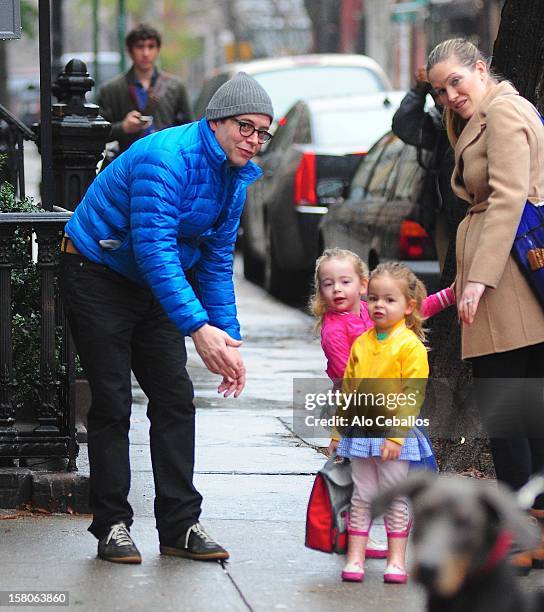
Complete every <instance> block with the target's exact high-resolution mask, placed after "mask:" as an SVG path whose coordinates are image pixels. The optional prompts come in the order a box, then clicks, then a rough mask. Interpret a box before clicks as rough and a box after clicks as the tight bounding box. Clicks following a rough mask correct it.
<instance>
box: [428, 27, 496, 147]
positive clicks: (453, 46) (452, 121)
mask: <svg viewBox="0 0 544 612" xmlns="http://www.w3.org/2000/svg"><path fill="white" fill-rule="evenodd" d="M452 57H455V59H456V60H457V61H458V62H459V63H460V64H461V66H467V67H472V66H474V64H476V62H477V61H478V60H480V61H482V62H484V63H485V65H486V66H487V70H488V74H489V77H490V78H491V80H492V81H497V80H498V76H497V75H496V74H495V73H493V72H492V71H491V70H490V68H489V63H490V62H489V61H488V59H487V58H486V57H485V56H484V55H483V54H482V52H481V51H480V50H479V49H478V47H476V45H473V44H472V43H471V42H470V41H469V40H466V39H465V38H450V39H449V40H445V41H444V42H441V43H440V44H438V45H436V47H435V48H434V49H433V50H432V51H431V52H430V53H429V57H428V58H427V74H429V71H430V70H432V68H434V66H436V64H439V63H440V62H445V61H447V60H449V59H451V58H452ZM444 121H445V124H446V130H447V132H448V138H449V141H450V142H451V144H452V146H455V144H456V143H457V140H458V139H459V135H460V134H461V132H462V131H463V128H464V127H465V125H466V124H467V120H466V119H463V118H462V117H460V116H459V115H458V114H457V113H455V112H454V111H452V110H451V108H447V109H446V110H445V112H444Z"/></svg>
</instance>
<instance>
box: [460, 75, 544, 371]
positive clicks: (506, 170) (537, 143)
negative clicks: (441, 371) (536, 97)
mask: <svg viewBox="0 0 544 612" xmlns="http://www.w3.org/2000/svg"><path fill="white" fill-rule="evenodd" d="M452 187H453V190H454V192H455V194H456V195H457V196H458V197H460V198H462V199H463V200H466V201H467V202H468V203H469V209H468V212H467V216H466V217H465V218H464V219H463V221H462V222H461V223H460V225H459V228H458V231H457V241H456V257H457V277H456V283H455V287H456V293H457V300H460V298H461V294H462V292H463V288H464V286H465V285H466V283H467V282H468V281H472V282H476V283H483V284H484V285H486V289H485V291H484V293H483V295H482V298H481V299H480V303H479V305H478V309H477V311H476V316H475V319H474V322H473V323H472V324H471V325H466V324H464V323H463V324H462V356H463V359H469V358H471V357H479V356H482V355H489V354H491V353H502V352H504V351H510V350H513V349H517V348H521V347H524V346H530V345H533V344H538V343H539V342H544V309H543V308H542V306H541V305H540V303H539V302H538V300H537V299H536V297H535V295H534V293H533V291H532V289H531V287H530V286H529V284H528V283H527V281H526V279H525V277H524V276H523V274H522V272H521V270H520V269H519V267H518V265H517V263H516V262H515V260H514V259H513V258H512V255H511V249H512V245H513V242H514V237H515V235H516V230H517V228H518V225H519V221H520V218H521V214H522V212H523V207H524V205H525V202H526V201H527V200H530V201H531V202H533V203H535V204H536V203H538V202H541V201H543V200H544V127H543V125H542V122H541V120H540V117H539V115H538V114H537V112H536V110H535V108H534V107H533V106H532V104H531V103H530V102H528V101H527V100H525V99H524V98H522V97H521V96H520V95H519V94H518V92H517V91H516V90H515V89H514V87H512V85H511V84H510V83H508V82H506V81H505V82H501V83H499V84H494V85H493V86H492V88H491V90H490V91H489V93H488V94H487V95H486V97H485V98H484V99H483V100H482V102H481V104H480V107H479V108H478V111H477V112H475V113H474V115H473V116H472V117H471V118H470V120H469V121H468V123H467V124H466V126H465V127H464V129H463V131H462V132H461V135H460V137H459V140H458V141H457V144H456V145H455V168H454V171H453V176H452Z"/></svg>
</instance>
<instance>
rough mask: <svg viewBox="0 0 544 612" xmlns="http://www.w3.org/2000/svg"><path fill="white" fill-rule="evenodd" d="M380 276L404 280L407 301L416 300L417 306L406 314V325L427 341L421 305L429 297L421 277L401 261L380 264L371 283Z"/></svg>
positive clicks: (403, 291)
mask: <svg viewBox="0 0 544 612" xmlns="http://www.w3.org/2000/svg"><path fill="white" fill-rule="evenodd" d="M380 276H390V277H391V278H393V279H395V280H399V281H402V282H401V287H402V293H403V295H404V297H405V298H406V300H407V301H411V300H415V303H416V306H415V308H414V311H413V312H412V313H411V314H409V315H407V316H406V327H407V328H408V329H411V330H412V331H413V332H414V333H415V334H416V336H417V337H418V338H419V339H420V340H421V341H422V342H425V330H424V328H423V321H424V318H423V315H422V314H421V305H422V304H423V300H424V299H425V298H426V297H427V290H426V289H425V285H424V284H423V283H422V282H421V281H420V280H419V278H418V277H417V276H416V275H415V274H414V273H413V272H412V270H410V268H409V267H408V266H405V265H404V264H401V263H399V262H398V261H390V262H387V263H382V264H379V265H378V266H377V267H376V268H375V269H374V270H372V273H371V275H370V282H369V291H370V283H372V281H373V280H374V279H376V278H378V277H380Z"/></svg>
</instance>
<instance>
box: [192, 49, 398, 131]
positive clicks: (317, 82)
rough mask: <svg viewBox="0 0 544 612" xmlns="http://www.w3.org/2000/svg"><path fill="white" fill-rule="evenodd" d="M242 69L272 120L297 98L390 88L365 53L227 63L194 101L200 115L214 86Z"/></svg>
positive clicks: (211, 94) (352, 93) (204, 86)
mask: <svg viewBox="0 0 544 612" xmlns="http://www.w3.org/2000/svg"><path fill="white" fill-rule="evenodd" d="M240 71H243V72H246V73H247V74H249V75H251V76H252V77H253V78H255V79H256V80H257V81H258V82H259V83H260V84H261V85H262V86H263V87H264V88H265V90H266V91H267V92H268V94H269V96H270V98H271V99H272V104H273V106H274V113H275V115H276V122H275V125H277V121H279V120H280V119H281V118H282V117H283V116H284V115H285V113H287V111H288V110H289V109H290V108H291V107H292V106H293V104H294V103H295V102H296V101H297V100H300V99H301V98H313V97H317V96H323V95H335V96H348V95H357V94H366V93H377V92H380V91H387V90H390V89H391V84H390V82H389V79H388V78H387V76H386V74H385V72H384V71H383V70H382V69H381V68H380V66H379V64H377V63H376V62H375V61H374V60H373V59H371V58H370V57H367V56H366V55H349V54H342V53H335V54H313V55H300V56H289V57H279V58H274V59H261V60H252V61H250V62H238V63H235V64H227V65H225V66H222V67H221V68H218V69H217V70H214V72H213V73H212V74H211V75H210V77H209V78H208V79H206V81H205V82H204V85H203V87H202V91H201V93H200V95H199V97H198V99H197V101H196V102H195V106H194V109H195V115H196V117H198V118H199V117H202V116H203V115H204V112H205V110H206V106H207V105H208V102H209V101H210V99H211V97H212V96H213V94H214V93H215V92H216V91H217V89H218V88H219V87H220V86H221V85H223V83H226V82H227V81H228V80H229V79H230V78H232V77H233V76H234V75H235V74H236V73H237V72H240Z"/></svg>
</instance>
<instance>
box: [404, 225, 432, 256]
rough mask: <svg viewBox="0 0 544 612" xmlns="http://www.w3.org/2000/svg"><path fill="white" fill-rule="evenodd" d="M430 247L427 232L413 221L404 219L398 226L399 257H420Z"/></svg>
mask: <svg viewBox="0 0 544 612" xmlns="http://www.w3.org/2000/svg"><path fill="white" fill-rule="evenodd" d="M430 248H432V243H431V238H430V236H429V234H427V232H426V231H425V230H424V229H423V228H422V227H421V225H420V224H419V223H416V222H415V221H407V220H404V221H403V222H402V223H401V226H400V236H399V251H400V258H401V259H421V258H422V257H423V256H424V255H425V253H426V252H427V251H429V249H430Z"/></svg>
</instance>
